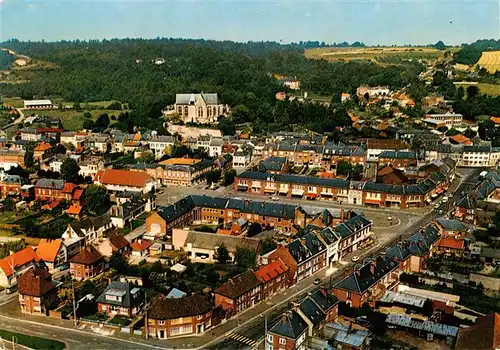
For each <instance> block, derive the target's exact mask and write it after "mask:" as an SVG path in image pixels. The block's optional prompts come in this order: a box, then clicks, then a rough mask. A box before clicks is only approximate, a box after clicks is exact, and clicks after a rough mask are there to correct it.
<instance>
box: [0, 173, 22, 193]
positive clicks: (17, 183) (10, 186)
mask: <svg viewBox="0 0 500 350" xmlns="http://www.w3.org/2000/svg"><path fill="white" fill-rule="evenodd" d="M19 192H21V177H20V176H19V175H3V176H1V178H0V195H1V198H5V197H7V196H8V195H11V194H18V193H19Z"/></svg>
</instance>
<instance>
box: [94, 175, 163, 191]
mask: <svg viewBox="0 0 500 350" xmlns="http://www.w3.org/2000/svg"><path fill="white" fill-rule="evenodd" d="M94 182H95V183H97V184H101V185H103V186H104V187H106V189H107V190H108V191H110V192H115V193H117V192H124V191H128V192H142V193H148V192H151V189H152V188H153V187H154V180H153V178H152V177H151V176H149V175H148V174H146V173H143V172H138V171H128V170H118V169H105V170H103V171H99V172H97V174H96V176H95V179H94Z"/></svg>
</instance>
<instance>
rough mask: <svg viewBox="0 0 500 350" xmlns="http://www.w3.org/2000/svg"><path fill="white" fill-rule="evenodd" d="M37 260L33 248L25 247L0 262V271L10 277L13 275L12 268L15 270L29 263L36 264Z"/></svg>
mask: <svg viewBox="0 0 500 350" xmlns="http://www.w3.org/2000/svg"><path fill="white" fill-rule="evenodd" d="M39 260H40V258H39V257H38V255H37V254H36V253H35V251H34V250H33V248H31V247H27V248H24V249H23V250H20V251H18V252H17V253H14V254H12V255H9V256H7V257H5V258H3V259H2V260H0V269H2V271H3V272H4V273H5V275H6V276H10V275H12V273H13V271H12V267H14V269H15V268H16V267H18V266H22V265H25V264H27V263H29V262H30V261H33V262H37V261H39Z"/></svg>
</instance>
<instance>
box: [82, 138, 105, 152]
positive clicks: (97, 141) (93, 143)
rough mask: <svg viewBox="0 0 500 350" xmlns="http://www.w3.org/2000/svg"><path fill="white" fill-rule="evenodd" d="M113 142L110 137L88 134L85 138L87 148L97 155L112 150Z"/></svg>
mask: <svg viewBox="0 0 500 350" xmlns="http://www.w3.org/2000/svg"><path fill="white" fill-rule="evenodd" d="M110 142H111V140H110V138H109V136H108V135H104V134H88V135H87V136H86V137H85V146H86V147H87V148H88V149H89V150H91V151H93V152H97V153H106V152H108V151H109V150H110V149H111V143H110Z"/></svg>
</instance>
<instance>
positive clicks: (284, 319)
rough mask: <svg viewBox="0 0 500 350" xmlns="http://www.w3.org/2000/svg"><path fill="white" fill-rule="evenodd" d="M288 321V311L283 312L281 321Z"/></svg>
mask: <svg viewBox="0 0 500 350" xmlns="http://www.w3.org/2000/svg"><path fill="white" fill-rule="evenodd" d="M287 322H288V317H287V315H286V312H283V313H282V314H281V323H287Z"/></svg>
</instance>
